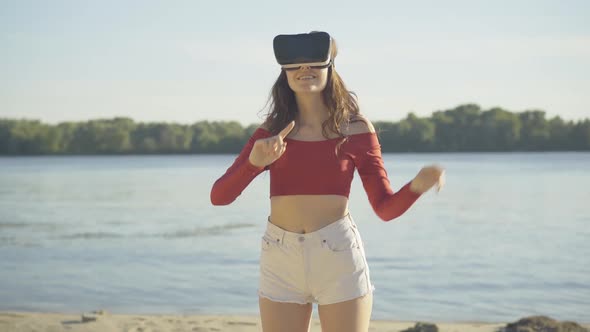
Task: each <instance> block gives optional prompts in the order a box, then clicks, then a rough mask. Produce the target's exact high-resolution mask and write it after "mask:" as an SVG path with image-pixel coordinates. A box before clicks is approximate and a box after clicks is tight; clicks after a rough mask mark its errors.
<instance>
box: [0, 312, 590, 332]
mask: <svg viewBox="0 0 590 332" xmlns="http://www.w3.org/2000/svg"><path fill="white" fill-rule="evenodd" d="M416 323H417V322H416V321H395V320H371V323H370V330H371V331H372V332H373V331H374V332H385V331H388V332H394V331H403V330H405V329H408V328H411V327H413V326H414V325H415V324H416ZM426 323H431V324H436V325H437V326H438V328H439V331H440V332H451V331H454V332H496V331H497V330H499V329H500V328H502V327H505V326H506V324H507V323H510V322H497V323H492V322H477V321H473V322H426ZM578 324H580V325H581V326H583V327H585V328H589V329H590V323H578ZM310 325H311V329H310V332H320V331H321V328H320V322H319V320H318V319H317V317H313V316H312V321H311V324H310ZM261 330H262V329H261V326H260V317H259V316H257V315H231V314H228V315H205V314H188V315H185V314H149V315H136V314H111V313H109V312H107V311H100V310H99V311H93V312H89V313H86V312H85V313H51V312H25V311H0V332H4V331H11V332H25V331H82V332H95V331H96V332H98V331H101V332H116V331H125V332H148V331H170V332H172V331H191V332H204V331H227V332H255V331H261Z"/></svg>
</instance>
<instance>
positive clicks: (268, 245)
mask: <svg viewBox="0 0 590 332" xmlns="http://www.w3.org/2000/svg"><path fill="white" fill-rule="evenodd" d="M278 245H279V241H278V239H274V238H272V237H271V236H269V235H267V234H265V235H264V236H263V237H262V240H261V245H260V248H261V249H262V250H264V251H268V250H271V249H272V248H273V247H276V246H278Z"/></svg>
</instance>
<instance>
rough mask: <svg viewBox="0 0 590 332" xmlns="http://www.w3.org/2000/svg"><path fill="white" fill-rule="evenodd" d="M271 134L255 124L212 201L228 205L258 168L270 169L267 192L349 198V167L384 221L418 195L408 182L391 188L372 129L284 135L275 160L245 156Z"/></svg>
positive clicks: (217, 183) (213, 191)
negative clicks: (259, 162) (339, 134)
mask: <svg viewBox="0 0 590 332" xmlns="http://www.w3.org/2000/svg"><path fill="white" fill-rule="evenodd" d="M270 136H272V134H271V133H270V132H269V131H267V130H265V129H262V128H258V129H257V130H256V131H255V132H254V134H253V135H252V136H251V137H250V139H249V140H248V143H247V144H246V145H245V146H244V148H243V149H242V151H241V152H240V154H239V155H238V157H237V158H236V159H235V161H234V163H233V164H232V165H231V166H230V167H229V168H228V169H227V171H226V172H225V174H224V175H223V176H221V177H220V178H219V179H218V180H217V181H215V183H214V184H213V188H212V189H211V202H212V203H213V204H214V205H227V204H230V203H231V202H233V201H234V200H235V199H236V198H237V197H238V196H239V195H240V194H241V193H242V191H243V190H244V189H245V188H246V187H247V186H248V184H249V183H250V182H251V181H252V180H253V179H254V178H255V177H256V176H257V175H258V174H260V173H262V172H263V171H265V170H270V197H273V196H283V195H341V196H345V197H348V196H349V194H350V185H351V182H352V179H353V176H354V169H355V168H356V169H357V170H358V173H359V175H360V177H361V181H362V183H363V187H364V188H365V191H366V193H367V196H368V198H369V202H370V203H371V206H372V207H373V210H374V211H375V213H376V214H377V215H378V216H379V218H381V219H382V220H384V221H389V220H392V219H394V218H396V217H398V216H400V215H401V214H403V213H404V212H405V211H406V210H407V209H408V208H410V206H411V205H412V204H414V202H415V201H416V200H417V199H418V198H419V197H420V194H418V193H414V192H413V191H411V190H410V182H408V183H407V184H406V185H404V186H403V187H402V188H401V189H400V190H399V191H398V192H395V193H394V192H393V191H392V190H391V186H390V183H389V179H388V178H387V172H386V170H385V168H384V166H383V159H382V157H381V145H380V144H379V140H378V138H377V134H376V133H370V132H367V133H361V134H353V135H349V136H348V137H347V139H346V141H344V143H343V144H341V145H340V147H339V148H338V149H337V145H338V143H339V142H341V141H342V138H332V139H326V140H322V141H300V140H294V139H289V138H285V142H287V143H288V144H287V149H286V150H285V152H284V153H283V155H282V156H281V157H280V158H279V159H277V160H276V161H275V162H274V163H272V164H270V165H268V166H266V167H256V166H254V165H252V164H251V163H250V160H249V156H250V151H251V150H252V147H253V146H254V142H256V140H258V139H261V138H266V137H270Z"/></svg>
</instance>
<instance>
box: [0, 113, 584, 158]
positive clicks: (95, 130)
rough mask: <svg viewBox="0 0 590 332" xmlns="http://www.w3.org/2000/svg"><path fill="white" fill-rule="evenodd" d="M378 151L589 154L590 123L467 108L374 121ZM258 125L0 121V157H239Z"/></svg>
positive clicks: (120, 120)
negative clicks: (222, 155) (216, 154)
mask: <svg viewBox="0 0 590 332" xmlns="http://www.w3.org/2000/svg"><path fill="white" fill-rule="evenodd" d="M373 124H374V125H375V128H376V130H377V131H378V133H379V140H380V142H381V146H382V150H383V152H468V151H469V152H473V151H590V120H589V119H585V120H580V121H577V122H574V121H564V120H563V119H561V118H560V117H557V116H556V117H554V118H552V119H546V118H545V112H544V111H540V110H530V111H524V112H519V113H515V112H509V111H507V110H504V109H502V108H492V109H489V110H482V109H480V107H479V106H478V105H475V104H466V105H460V106H457V107H455V108H453V109H449V110H444V111H436V112H434V113H432V115H431V116H430V117H418V116H416V115H415V114H413V113H409V114H408V115H407V117H406V118H405V119H403V120H401V121H398V122H386V121H374V122H373ZM257 126H258V125H257V124H252V125H249V126H247V127H243V126H242V125H240V123H238V122H236V121H225V122H209V121H201V122H197V123H194V124H190V125H183V124H174V123H136V122H134V121H133V120H132V119H129V118H122V117H118V118H114V119H97V120H90V121H86V122H63V123H59V124H57V125H49V124H44V123H42V122H40V121H38V120H25V119H0V155H40V154H72V155H74V154H76V155H79V154H196V153H237V152H239V151H240V150H241V148H242V147H243V145H244V144H245V142H246V141H247V139H248V138H249V137H250V135H251V134H252V133H253V132H254V130H255V129H256V127H257Z"/></svg>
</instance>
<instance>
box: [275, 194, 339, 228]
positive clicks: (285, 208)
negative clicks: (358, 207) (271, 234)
mask: <svg viewBox="0 0 590 332" xmlns="http://www.w3.org/2000/svg"><path fill="white" fill-rule="evenodd" d="M347 214H348V198H347V197H345V196H341V195H287V196H273V197H271V198H270V217H269V219H270V220H269V221H270V222H271V223H272V224H274V225H276V226H278V227H280V228H282V229H284V230H286V231H289V232H293V233H300V234H305V233H311V232H314V231H317V230H318V229H320V228H323V227H325V226H327V225H329V224H331V223H333V222H335V221H337V220H339V219H341V218H342V217H344V216H346V215H347Z"/></svg>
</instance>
